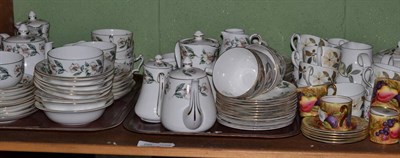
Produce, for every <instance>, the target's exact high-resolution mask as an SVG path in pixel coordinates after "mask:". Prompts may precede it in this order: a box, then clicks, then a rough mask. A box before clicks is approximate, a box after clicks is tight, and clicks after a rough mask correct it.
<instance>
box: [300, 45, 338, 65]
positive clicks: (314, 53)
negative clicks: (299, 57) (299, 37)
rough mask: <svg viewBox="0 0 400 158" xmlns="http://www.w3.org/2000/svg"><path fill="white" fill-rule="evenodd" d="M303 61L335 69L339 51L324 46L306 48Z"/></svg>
mask: <svg viewBox="0 0 400 158" xmlns="http://www.w3.org/2000/svg"><path fill="white" fill-rule="evenodd" d="M302 53H303V61H304V62H306V63H309V64H312V65H318V66H322V67H329V68H334V69H337V68H338V67H339V61H340V55H341V51H340V49H337V48H333V47H326V46H306V47H304V49H303V51H302Z"/></svg>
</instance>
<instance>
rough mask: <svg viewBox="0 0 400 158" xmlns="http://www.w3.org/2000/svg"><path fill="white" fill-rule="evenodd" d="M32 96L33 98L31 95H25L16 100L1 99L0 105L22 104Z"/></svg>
mask: <svg viewBox="0 0 400 158" xmlns="http://www.w3.org/2000/svg"><path fill="white" fill-rule="evenodd" d="M33 98H34V96H33V95H27V96H25V97H23V98H19V99H18V100H9V101H1V102H0V107H7V106H15V105H19V104H23V103H25V102H27V101H29V100H32V99H33Z"/></svg>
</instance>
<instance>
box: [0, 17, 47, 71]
mask: <svg viewBox="0 0 400 158" xmlns="http://www.w3.org/2000/svg"><path fill="white" fill-rule="evenodd" d="M18 34H19V35H17V36H12V37H10V36H9V35H7V34H0V38H1V43H2V46H3V50H4V51H7V52H13V53H19V54H21V55H23V56H24V57H25V63H24V64H25V74H29V75H33V71H34V67H35V65H36V63H38V62H40V61H42V60H43V59H45V57H46V54H47V52H48V51H49V50H50V49H51V48H52V45H53V43H52V42H46V39H44V38H43V37H39V36H35V35H29V30H28V27H27V26H26V25H25V24H21V26H20V27H19V28H18Z"/></svg>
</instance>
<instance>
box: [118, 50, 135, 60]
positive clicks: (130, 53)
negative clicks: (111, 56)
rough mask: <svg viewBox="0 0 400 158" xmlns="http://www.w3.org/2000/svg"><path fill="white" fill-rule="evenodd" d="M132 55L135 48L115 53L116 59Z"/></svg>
mask: <svg viewBox="0 0 400 158" xmlns="http://www.w3.org/2000/svg"><path fill="white" fill-rule="evenodd" d="M132 56H133V48H129V49H126V50H121V51H117V52H116V53H115V58H116V59H124V58H131V57H132Z"/></svg>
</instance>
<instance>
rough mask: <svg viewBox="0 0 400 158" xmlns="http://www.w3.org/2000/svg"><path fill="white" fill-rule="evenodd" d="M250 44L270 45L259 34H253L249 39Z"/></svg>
mask: <svg viewBox="0 0 400 158" xmlns="http://www.w3.org/2000/svg"><path fill="white" fill-rule="evenodd" d="M249 41H250V44H259V45H263V46H268V43H267V42H265V41H264V40H263V39H262V38H261V35H259V34H252V35H250V37H249Z"/></svg>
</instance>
